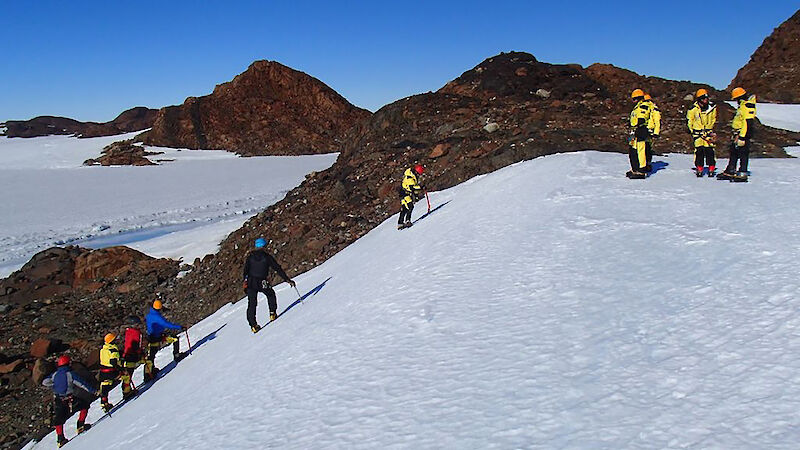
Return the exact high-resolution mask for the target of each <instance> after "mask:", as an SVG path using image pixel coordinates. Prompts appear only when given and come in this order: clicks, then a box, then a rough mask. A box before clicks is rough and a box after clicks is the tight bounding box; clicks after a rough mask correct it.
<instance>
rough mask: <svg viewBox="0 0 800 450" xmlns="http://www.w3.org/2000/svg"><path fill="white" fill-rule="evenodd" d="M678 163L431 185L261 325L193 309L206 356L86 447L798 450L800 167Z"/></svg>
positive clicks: (564, 163)
mask: <svg viewBox="0 0 800 450" xmlns="http://www.w3.org/2000/svg"><path fill="white" fill-rule="evenodd" d="M658 160H659V159H657V161H658ZM660 160H662V161H663V162H665V163H668V164H669V165H668V166H667V167H666V168H664V169H662V170H660V171H659V172H657V173H656V174H654V175H653V176H652V177H651V178H649V179H648V180H643V181H641V180H635V181H631V180H628V179H626V178H625V177H624V176H623V173H624V172H625V170H627V167H626V166H627V158H626V157H625V156H624V155H618V154H610V153H599V152H581V153H571V154H560V155H552V156H547V157H543V158H538V159H535V160H532V161H527V162H523V163H519V164H515V165H513V166H510V167H507V168H504V169H501V170H498V171H497V172H494V173H492V174H489V175H485V176H481V177H477V178H475V179H472V180H470V181H468V182H466V183H463V184H461V185H459V186H456V187H454V188H452V189H449V190H447V191H444V192H440V193H434V194H433V195H432V196H431V199H432V201H433V203H434V206H437V205H440V206H441V207H440V209H438V210H436V211H435V212H434V213H432V214H431V215H429V216H428V217H426V218H424V219H423V220H420V221H419V222H417V224H416V225H415V226H414V227H413V228H411V229H408V230H404V231H397V230H396V229H395V220H396V217H395V218H392V219H390V220H387V221H386V222H385V223H383V224H381V225H380V226H378V227H377V228H376V229H374V230H373V231H371V232H370V233H369V234H367V235H366V236H365V237H363V238H361V239H359V240H358V241H357V242H355V243H354V244H352V245H351V246H349V247H348V248H346V249H345V250H343V251H342V252H340V253H339V254H337V255H336V256H334V257H333V258H331V259H330V260H329V261H327V262H326V263H325V264H323V265H321V266H319V267H318V268H316V269H314V270H311V271H309V272H308V273H306V274H304V275H302V276H299V277H297V279H296V281H297V282H298V285H299V288H300V290H301V291H302V292H308V291H310V290H311V289H312V288H314V287H315V286H318V285H320V284H321V283H323V282H325V280H327V279H328V278H329V277H332V278H330V280H329V281H328V282H327V284H325V285H324V286H323V287H322V289H320V290H319V292H318V293H317V294H316V295H313V296H311V297H309V298H308V299H307V300H306V301H305V302H304V303H302V304H300V305H297V306H294V307H293V308H292V309H290V310H289V311H288V312H286V314H285V315H284V316H282V317H281V318H280V319H279V320H278V321H277V322H275V323H273V324H270V325H269V326H268V327H266V328H265V329H264V330H262V331H261V332H260V333H259V334H257V335H252V334H251V333H250V332H249V330H248V328H247V324H246V321H245V317H244V316H245V309H246V301H239V302H237V303H235V304H229V305H227V306H225V307H223V308H222V309H220V310H219V311H218V312H217V313H215V314H213V315H212V316H210V317H208V318H207V319H206V320H204V321H202V322H201V323H199V324H197V325H196V326H194V327H192V329H191V330H190V333H191V337H192V340H193V341H194V342H200V341H201V340H202V338H203V337H207V338H206V339H205V340H203V341H202V342H203V343H202V345H199V346H196V348H195V351H194V353H193V355H191V356H189V357H188V358H187V359H185V360H184V361H182V362H181V363H180V364H178V365H177V366H176V367H175V368H174V370H172V371H171V372H169V373H168V374H167V375H166V376H165V377H164V378H163V379H161V380H159V381H158V382H157V383H156V384H154V385H153V387H152V388H151V389H150V390H148V391H147V392H145V393H144V394H143V395H142V396H141V397H139V398H138V399H136V400H134V401H133V402H131V403H128V404H127V405H125V406H124V407H123V408H121V409H120V410H119V411H118V412H117V413H115V414H114V416H113V417H112V418H106V419H104V420H102V421H100V422H99V423H97V424H96V425H95V427H94V428H93V429H92V430H90V431H89V432H88V433H87V434H85V435H82V436H80V437H78V438H77V439H75V440H74V441H73V442H71V443H70V444H69V448H72V449H73V450H79V449H97V448H106V449H127V448H134V447H135V448H153V449H158V448H170V449H194V448H226V449H229V448H236V449H249V448H252V449H257V448H297V449H307V448H348V449H349V448H355V449H359V448H370V449H372V448H536V449H552V448H581V449H585V448H592V449H595V448H608V449H621V448H625V449H638V448H720V449H754V448H758V449H767V448H769V449H795V448H797V442H800V375H799V374H800V333H798V331H797V330H798V327H800V298H798V293H800V280H799V279H798V277H797V256H798V249H799V248H800V235H798V233H795V232H794V230H795V228H796V224H797V221H798V219H799V218H800V212H798V210H797V208H796V205H797V204H798V202H800V190H798V189H797V185H798V183H800V170H798V169H799V168H800V161H798V160H796V159H789V160H777V159H766V160H754V161H753V162H752V169H753V175H752V177H751V182H750V183H729V182H722V181H717V180H714V179H707V178H702V179H697V178H695V177H694V175H693V174H692V173H691V171H690V170H689V168H690V167H691V166H692V160H691V156H689V155H674V156H669V157H666V158H661V159H660ZM420 209H422V207H419V208H418V209H417V211H416V212H415V217H418V216H420V215H421V213H422V212H423V211H420ZM278 259H279V260H280V255H278ZM277 289H278V300H279V305H280V308H281V309H283V308H286V307H287V306H288V305H290V304H291V302H293V301H294V300H295V299H296V294H295V293H294V291H293V290H291V289H288V288H287V287H286V285H281V286H278V288H277ZM265 303H266V302H263V299H262V304H261V306H260V308H259V311H258V317H259V320H260V321H262V323H263V321H265V320H266V319H265V318H266V315H267V310H266V306H265ZM184 344H185V342H184ZM168 351H169V349H167V350H165V351H164V352H162V353H161V354H160V355H159V359H158V361H157V362H158V364H159V365H160V366H165V365H166V364H167V363H168V360H169V358H170V356H169V355H168V353H167V352H168ZM134 379H135V381H136V382H139V381H140V380H141V374H140V373H137V374H136V376H135V378H134ZM119 395H120V393H119V390H118V389H117V390H115V391H114V393H113V395H112V401H117V400H119ZM99 416H100V412H99V408H98V407H97V405H96V404H95V406H93V408H92V410H91V411H90V416H89V417H90V422H92V421H96V420H97V419H98V417H99ZM74 420H75V418H72V419H71V420H70V421H69V422H68V426H67V430H68V436H71V435H72V434H73V433H74ZM54 445H55V443H54V436H53V435H52V434H51V435H49V436H48V437H46V438H45V439H44V440H43V442H42V443H41V444H40V445H36V446H31V447H34V448H53V447H54Z"/></svg>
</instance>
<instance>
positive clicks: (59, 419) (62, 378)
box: [42, 355, 97, 447]
mask: <svg viewBox="0 0 800 450" xmlns="http://www.w3.org/2000/svg"><path fill="white" fill-rule="evenodd" d="M71 362H72V361H71V360H70V358H69V356H67V355H62V356H61V357H60V358H58V364H57V366H58V368H57V369H56V371H55V372H53V374H52V375H50V376H49V377H47V378H45V379H44V380H43V381H42V385H44V386H47V387H49V388H51V389H52V390H53V394H54V398H53V420H52V424H53V426H54V427H55V429H56V435H57V436H58V446H59V447H61V446H63V445H64V444H66V443H67V438H66V437H64V423H65V422H66V421H67V419H68V418H69V416H71V415H72V414H73V413H74V412H75V411H80V414H79V415H78V434H81V433H83V432H84V431H86V430H88V429H89V428H91V425H89V424H87V423H86V416H87V415H88V414H89V402H88V401H86V400H84V399H83V398H81V396H79V395H74V394H75V388H76V387H77V388H81V389H83V390H85V391H87V392H89V393H91V394H93V395H94V394H96V393H97V391H95V389H94V388H93V387H92V386H91V385H90V384H89V383H87V382H86V381H84V380H82V379H81V378H80V377H79V376H78V375H77V374H76V373H75V372H73V371H72V369H71V368H70V366H69V365H70V363H71Z"/></svg>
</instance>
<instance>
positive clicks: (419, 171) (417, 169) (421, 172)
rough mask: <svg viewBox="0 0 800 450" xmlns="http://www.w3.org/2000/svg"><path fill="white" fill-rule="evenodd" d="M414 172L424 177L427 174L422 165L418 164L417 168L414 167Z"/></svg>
mask: <svg viewBox="0 0 800 450" xmlns="http://www.w3.org/2000/svg"><path fill="white" fill-rule="evenodd" d="M414 172H417V173H418V174H420V175H422V174H423V173H424V172H425V168H424V167H422V164H417V165H416V166H414Z"/></svg>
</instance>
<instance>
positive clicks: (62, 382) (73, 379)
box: [42, 366, 97, 397]
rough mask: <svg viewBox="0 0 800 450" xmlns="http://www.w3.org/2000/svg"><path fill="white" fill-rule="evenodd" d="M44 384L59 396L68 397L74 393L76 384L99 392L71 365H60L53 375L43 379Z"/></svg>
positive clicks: (89, 390)
mask: <svg viewBox="0 0 800 450" xmlns="http://www.w3.org/2000/svg"><path fill="white" fill-rule="evenodd" d="M42 384H43V385H44V386H47V387H49V388H51V389H53V392H54V393H55V394H56V395H57V396H59V397H67V396H69V395H72V393H73V392H74V391H75V388H74V387H75V386H78V387H80V388H81V389H83V390H85V391H87V392H91V393H92V394H96V393H97V392H96V391H95V390H94V389H93V388H92V387H91V386H90V385H89V383H87V382H85V381H83V379H81V377H79V376H78V375H77V374H75V373H74V372H73V371H72V370H71V369H70V368H69V366H61V367H59V368H58V370H56V371H55V372H53V374H52V375H50V376H49V377H47V378H45V379H44V380H43V381H42Z"/></svg>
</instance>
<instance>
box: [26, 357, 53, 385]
mask: <svg viewBox="0 0 800 450" xmlns="http://www.w3.org/2000/svg"><path fill="white" fill-rule="evenodd" d="M54 370H56V366H55V364H53V363H52V362H50V361H48V360H46V359H43V358H38V359H37V360H36V362H34V363H33V370H32V371H31V377H32V379H33V383H34V384H35V385H37V386H38V385H40V384H42V380H44V378H45V377H46V376H48V375H50V374H51V373H53V371H54Z"/></svg>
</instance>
